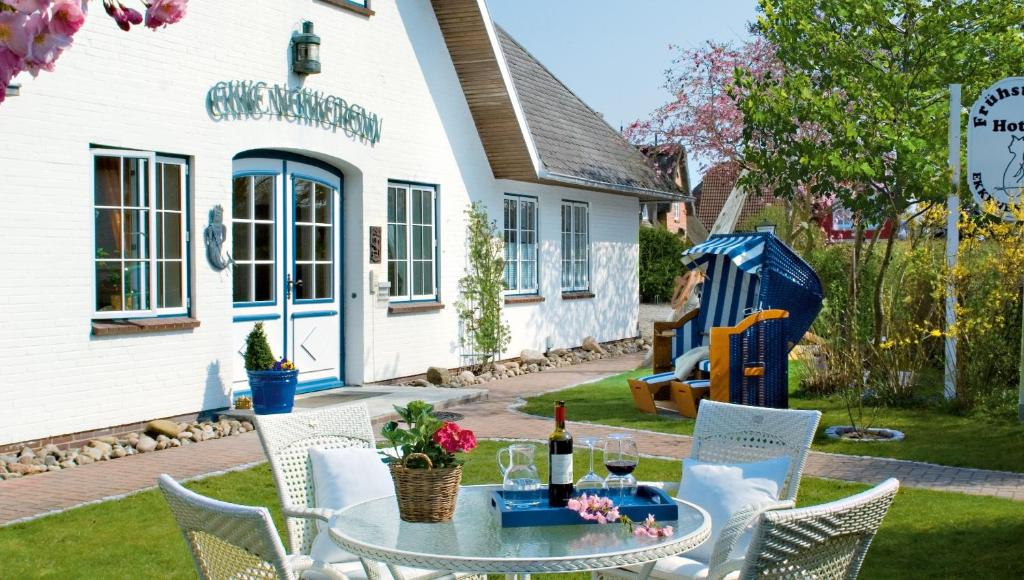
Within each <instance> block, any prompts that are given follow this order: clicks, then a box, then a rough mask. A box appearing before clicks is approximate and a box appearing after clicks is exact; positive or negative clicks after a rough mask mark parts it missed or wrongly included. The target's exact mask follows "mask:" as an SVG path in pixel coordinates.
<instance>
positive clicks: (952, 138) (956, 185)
mask: <svg viewBox="0 0 1024 580" xmlns="http://www.w3.org/2000/svg"><path fill="white" fill-rule="evenodd" d="M949 168H950V170H951V171H950V173H951V179H950V181H951V182H952V185H953V187H952V189H951V190H950V193H949V198H948V199H947V201H946V209H947V210H948V211H949V215H948V216H947V218H946V267H947V269H948V270H949V272H950V274H952V272H953V269H954V268H955V267H956V255H957V251H958V250H959V247H960V230H959V229H958V228H957V223H958V222H959V221H960V85H949ZM955 326H956V288H955V287H954V284H953V278H952V275H951V276H950V277H949V280H948V281H947V283H946V333H945V335H946V365H945V366H946V368H945V375H946V376H945V386H944V388H943V394H944V395H945V396H946V399H954V398H956V337H955V336H953V335H952V333H951V332H950V329H952V328H954V327H955ZM1021 349H1022V352H1024V338H1022V342H1021ZM1021 377H1022V380H1024V363H1022V366H1021ZM1022 384H1024V383H1022ZM1021 397H1022V401H1024V390H1022V391H1021ZM1022 409H1024V407H1022ZM1022 413H1024V411H1022Z"/></svg>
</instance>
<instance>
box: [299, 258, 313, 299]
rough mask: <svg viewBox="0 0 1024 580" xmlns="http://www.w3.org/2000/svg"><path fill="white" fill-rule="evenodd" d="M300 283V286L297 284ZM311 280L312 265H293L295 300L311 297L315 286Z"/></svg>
mask: <svg viewBox="0 0 1024 580" xmlns="http://www.w3.org/2000/svg"><path fill="white" fill-rule="evenodd" d="M299 282H302V284H299ZM315 282H316V281H315V280H314V279H313V264H296V265H295V290H294V292H295V298H296V299H297V300H306V299H309V298H312V297H313V288H314V284H315Z"/></svg>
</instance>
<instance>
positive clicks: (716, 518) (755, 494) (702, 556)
mask: <svg viewBox="0 0 1024 580" xmlns="http://www.w3.org/2000/svg"><path fill="white" fill-rule="evenodd" d="M788 472H789V458H788V457H785V456H782V457H776V458H775V459H769V460H766V461H756V462H753V463H735V464H723V463H706V462H704V461H698V460H696V459H684V460H683V477H682V480H680V482H679V493H678V494H677V496H676V497H678V498H679V499H681V500H685V501H688V502H690V503H695V504H697V505H699V506H700V507H702V508H704V509H705V510H706V511H707V512H708V514H709V515H710V516H711V537H709V538H708V540H707V541H706V542H704V543H703V544H701V545H700V546H697V547H696V548H694V549H693V550H690V551H689V552H686V556H687V557H688V558H691V559H694V560H698V561H703V562H710V561H711V553H712V552H713V551H714V548H715V542H717V541H718V536H719V535H720V534H721V533H722V528H724V527H725V524H726V522H728V521H729V518H731V517H732V516H733V514H735V513H736V512H738V511H739V510H741V509H743V508H745V507H747V506H752V505H763V504H766V503H769V502H774V501H778V499H779V490H781V489H782V484H783V483H785V481H786V474H787V473H788ZM750 532H751V531H750V530H747V532H746V533H750ZM741 541H747V542H749V540H741ZM734 553H735V552H734Z"/></svg>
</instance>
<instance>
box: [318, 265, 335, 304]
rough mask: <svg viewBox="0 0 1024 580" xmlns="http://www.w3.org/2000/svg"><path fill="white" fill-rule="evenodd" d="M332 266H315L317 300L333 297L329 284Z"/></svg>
mask: <svg viewBox="0 0 1024 580" xmlns="http://www.w3.org/2000/svg"><path fill="white" fill-rule="evenodd" d="M333 269H334V266H333V265H332V264H317V265H316V297H317V298H331V297H332V296H334V292H333V291H332V290H331V283H332V280H333V276H332V270H333Z"/></svg>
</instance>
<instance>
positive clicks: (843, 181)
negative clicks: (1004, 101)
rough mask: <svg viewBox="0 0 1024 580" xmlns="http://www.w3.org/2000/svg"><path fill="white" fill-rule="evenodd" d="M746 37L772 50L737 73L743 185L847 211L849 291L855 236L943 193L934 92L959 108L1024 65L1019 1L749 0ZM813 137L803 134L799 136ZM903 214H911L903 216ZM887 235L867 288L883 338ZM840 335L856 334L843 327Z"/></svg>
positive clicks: (856, 286)
mask: <svg viewBox="0 0 1024 580" xmlns="http://www.w3.org/2000/svg"><path fill="white" fill-rule="evenodd" d="M759 4H760V7H761V11H762V13H763V14H762V16H761V17H760V18H759V21H758V23H757V25H756V30H757V32H758V33H759V34H760V35H761V36H763V37H764V38H765V39H766V40H767V41H768V42H770V43H771V44H772V45H773V46H774V47H775V49H776V57H777V58H778V60H779V61H780V62H781V64H782V68H783V73H782V75H781V77H761V78H759V77H757V76H754V75H751V74H748V73H745V72H744V71H743V70H737V86H738V87H739V89H738V91H739V92H741V93H742V95H743V98H742V99H740V100H739V106H740V109H741V110H742V112H743V114H744V120H745V126H744V130H743V137H744V143H743V155H744V158H745V160H746V162H747V163H748V164H749V165H751V166H753V167H757V168H758V170H757V171H751V172H749V173H748V174H746V176H745V177H744V178H743V180H742V181H743V183H744V185H746V186H748V187H752V188H761V187H769V188H772V189H773V190H774V193H775V194H776V195H777V196H780V197H784V198H791V197H792V196H793V195H794V194H795V192H796V190H797V187H796V184H802V185H804V186H806V187H809V188H810V189H811V192H812V194H813V196H814V197H815V198H819V199H820V198H832V199H835V200H837V201H838V202H840V203H841V204H842V205H843V206H845V207H847V208H849V209H850V210H852V212H853V214H854V223H855V228H856V236H855V240H854V245H853V252H852V257H851V260H852V267H851V271H850V280H849V292H850V294H851V300H850V303H851V304H855V303H857V302H858V296H859V294H860V293H861V284H860V278H859V274H860V273H861V272H862V270H863V268H864V267H865V264H866V263H867V262H870V261H872V259H873V256H874V254H875V248H874V246H875V242H874V240H872V241H871V242H868V247H867V248H865V236H864V230H865V229H866V227H867V226H869V225H870V224H881V223H884V222H885V221H887V220H890V221H891V222H892V223H894V224H896V223H898V222H899V220H900V219H901V217H903V216H904V215H905V214H907V213H908V210H910V209H911V208H915V207H927V204H928V203H929V202H939V201H941V200H942V199H943V198H944V196H945V195H946V193H947V192H948V191H949V177H948V175H949V174H948V170H947V162H946V158H947V138H946V136H947V130H948V126H947V125H948V123H947V118H948V104H947V103H948V100H947V94H948V93H947V86H948V85H949V84H950V83H961V84H963V88H964V91H963V94H964V97H965V101H966V102H971V101H972V100H974V99H975V98H977V96H978V95H979V94H980V92H981V91H982V90H983V89H984V87H986V86H988V85H989V84H991V83H992V82H994V81H995V80H998V79H999V78H1002V77H1004V76H1010V75H1013V74H1018V73H1020V71H1021V68H1020V67H1021V63H1022V62H1024V33H1022V23H1024V4H1022V3H1021V2H1007V1H1005V0H973V1H964V0H899V1H893V0H859V1H857V2H849V1H848V0H759ZM811 135H813V136H814V138H808V137H809V136H811ZM915 204H922V205H920V206H916V205H915ZM893 238H894V237H890V239H889V240H888V242H886V243H885V248H884V251H883V252H882V257H881V263H880V265H879V270H880V275H879V276H878V277H877V278H876V280H875V284H874V285H873V286H874V287H873V288H872V294H873V295H872V302H873V310H874V313H873V328H872V334H873V336H874V340H875V342H878V340H879V338H880V336H881V335H882V333H883V329H882V324H883V312H882V307H883V304H882V284H883V281H884V278H885V272H886V270H887V268H888V266H889V264H890V262H891V259H892V249H893V243H894V239H893ZM849 331H850V333H851V336H852V335H853V333H855V332H856V329H853V328H851V329H849Z"/></svg>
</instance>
